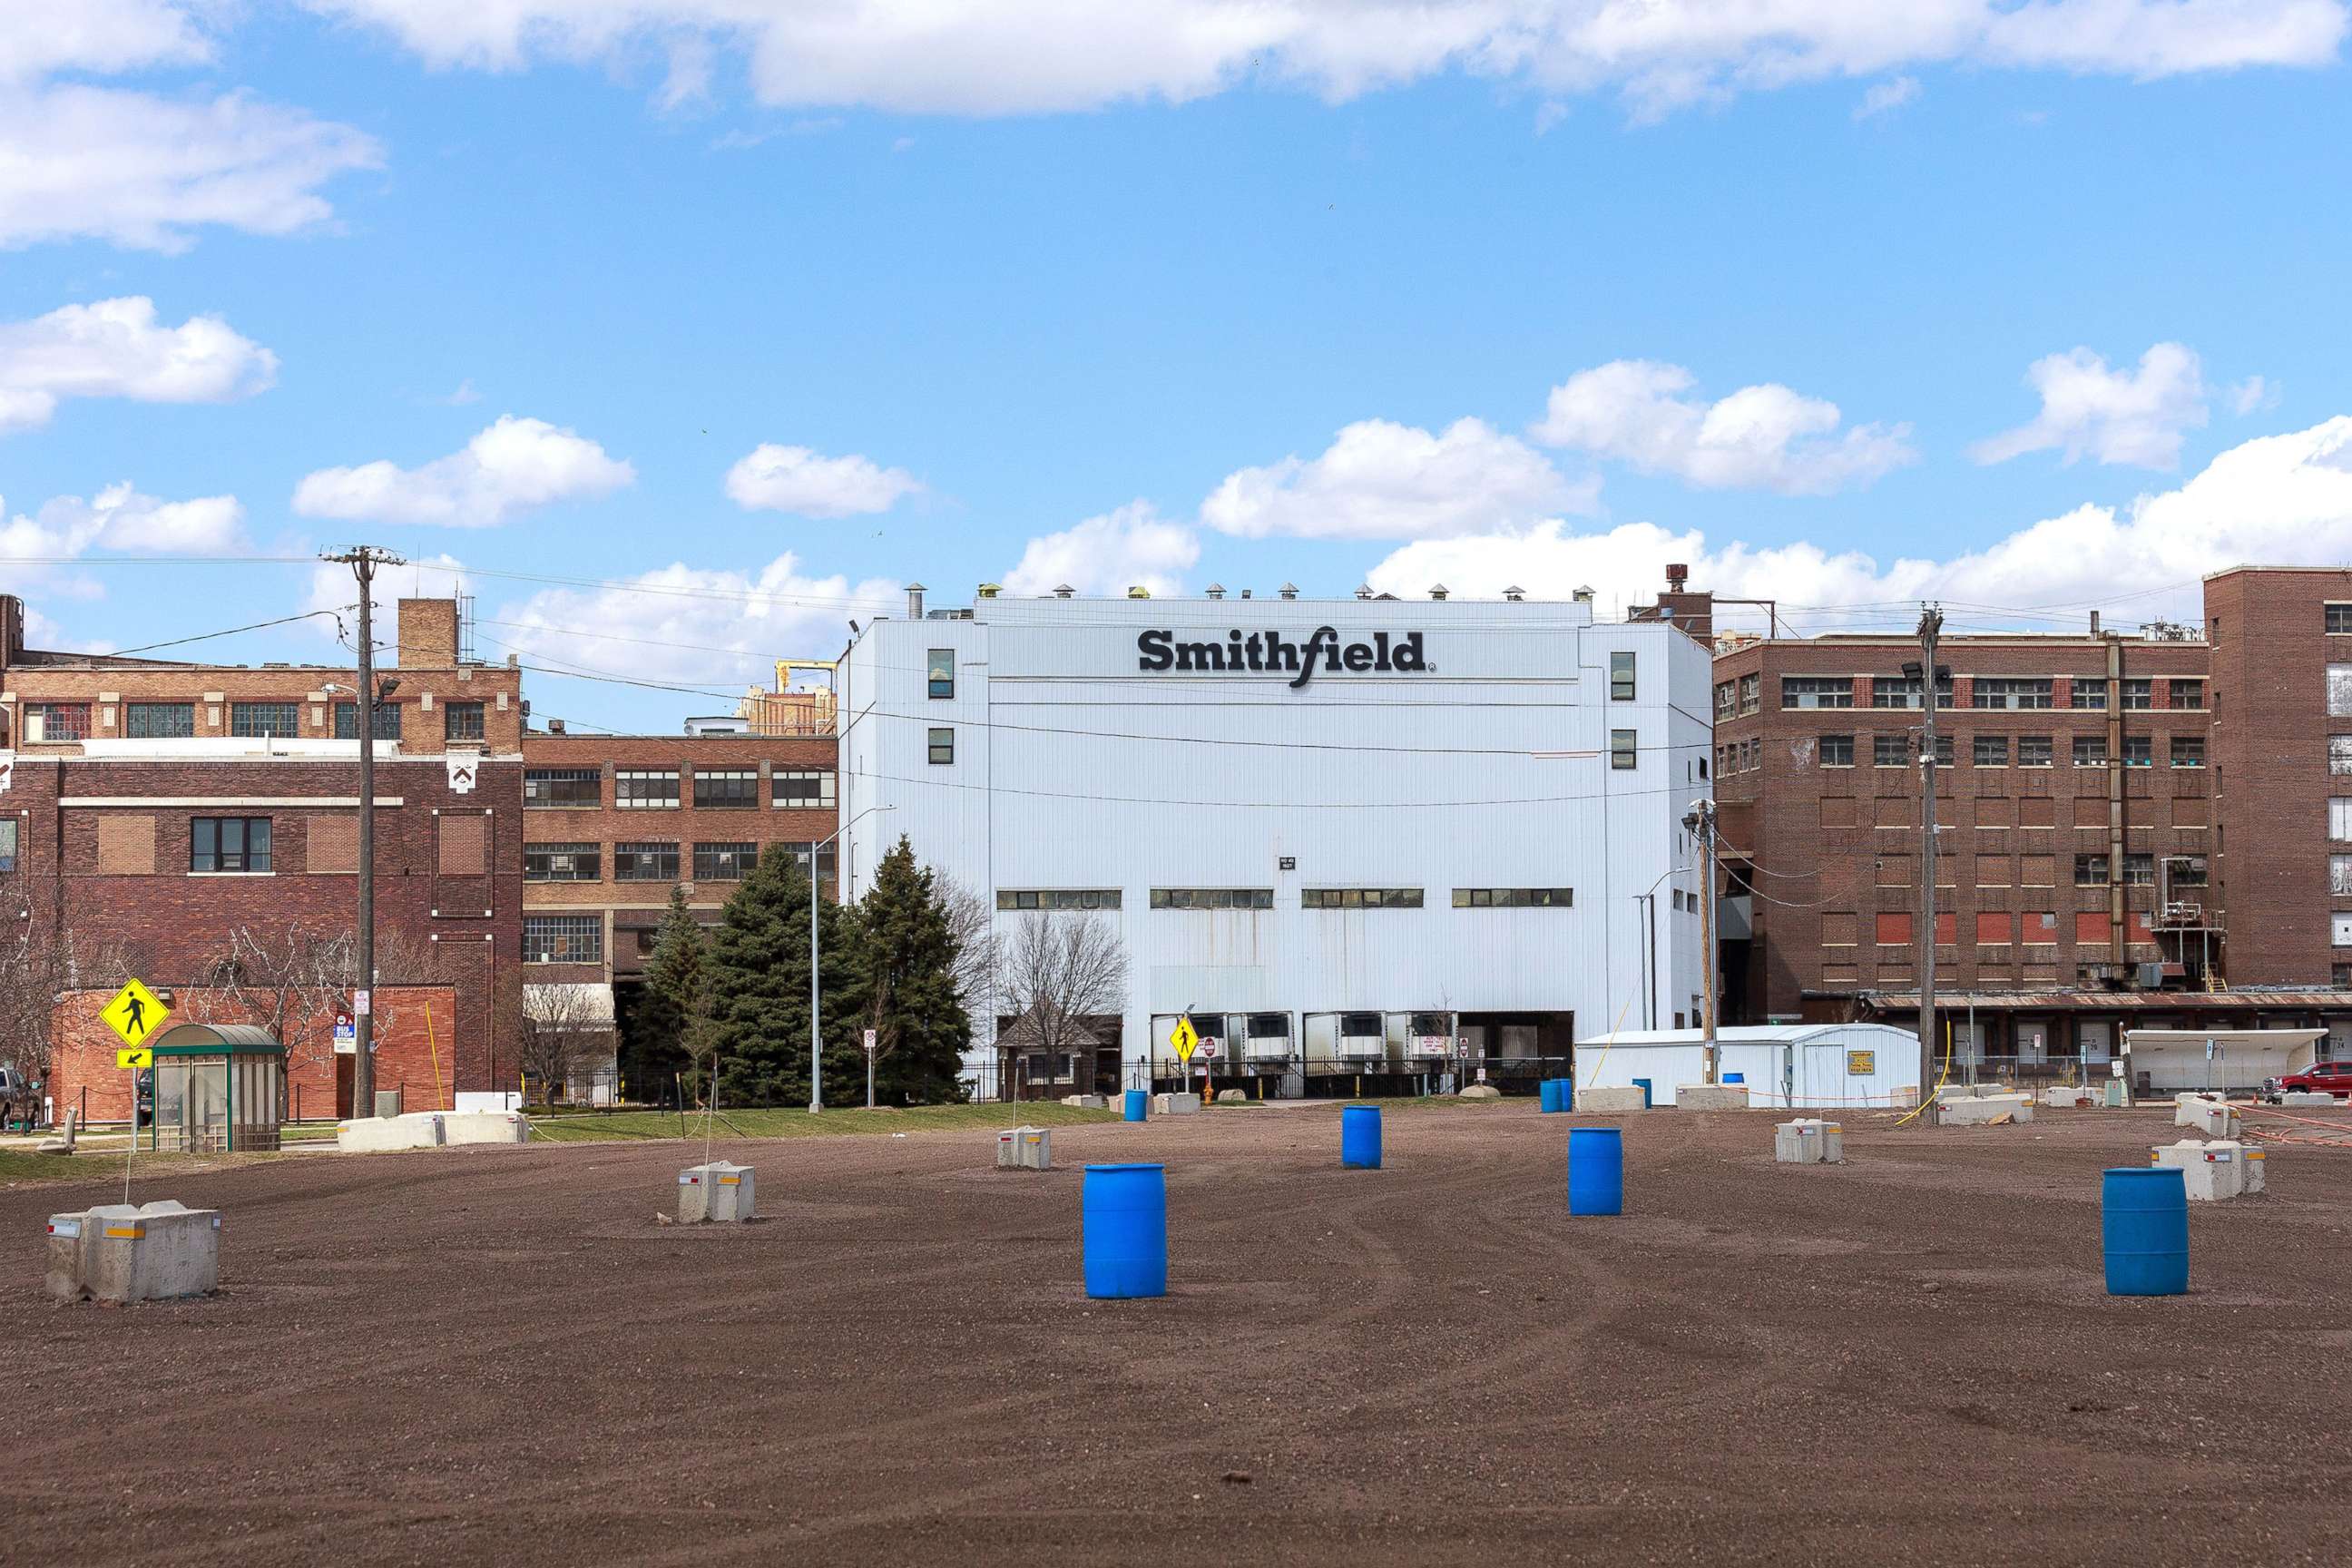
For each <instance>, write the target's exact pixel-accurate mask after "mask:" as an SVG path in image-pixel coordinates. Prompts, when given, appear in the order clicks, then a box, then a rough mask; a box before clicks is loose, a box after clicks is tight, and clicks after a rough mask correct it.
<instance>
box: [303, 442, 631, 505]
mask: <svg viewBox="0 0 2352 1568" xmlns="http://www.w3.org/2000/svg"><path fill="white" fill-rule="evenodd" d="M636 477H637V474H636V470H635V468H631V467H630V466H629V465H628V464H627V463H626V462H625V461H622V460H620V459H617V458H610V457H607V456H605V453H604V447H600V446H598V445H597V444H596V443H595V442H593V441H591V440H589V439H588V438H587V437H584V436H579V435H575V434H573V433H572V431H570V430H564V429H559V428H558V427H557V426H553V425H550V424H548V423H547V422H546V421H545V420H542V419H518V418H516V417H515V416H513V415H511V414H506V415H501V416H499V420H498V422H497V423H496V424H494V425H492V426H490V427H489V428H488V429H487V430H484V431H483V432H482V433H481V434H480V435H478V436H477V437H474V438H473V439H472V440H471V441H468V442H467V443H466V445H465V447H464V449H462V450H460V451H457V452H453V453H451V454H450V455H449V456H447V457H446V458H436V459H435V460H434V461H432V462H429V463H426V464H425V465H424V466H422V467H421V468H400V467H398V466H396V465H394V464H393V463H390V462H385V461H377V462H373V463H363V464H362V465H360V466H359V467H358V468H320V469H319V470H318V471H316V472H315V473H311V474H308V475H305V476H304V477H303V479H302V482H301V483H300V484H299V485H297V486H296V487H295V489H294V510H296V511H298V512H299V513H301V514H302V515H303V516H304V517H331V518H340V519H342V520H343V521H351V522H397V523H433V524H441V525H445V526H447V527H450V528H495V527H497V526H498V525H499V524H500V523H502V522H505V521H507V520H508V519H509V518H512V517H514V516H516V515H517V514H518V513H520V512H525V511H529V510H532V509H533V508H536V507H542V506H550V505H552V504H554V503H555V502H557V501H568V500H596V499H598V498H599V497H602V496H607V495H610V494H612V493H613V492H614V490H617V489H622V488H624V487H625V486H626V485H629V484H630V483H632V482H634V481H635V479H636Z"/></svg>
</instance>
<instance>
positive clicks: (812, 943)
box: [809, 805, 898, 1116]
mask: <svg viewBox="0 0 2352 1568" xmlns="http://www.w3.org/2000/svg"><path fill="white" fill-rule="evenodd" d="M896 810H898V807H897V806H895V805H869V806H867V807H866V809H865V810H864V811H861V812H859V813H858V814H857V815H856V816H853V817H851V818H850V819H849V820H848V821H847V822H845V823H843V824H842V825H841V826H839V827H836V828H835V829H834V830H833V833H832V834H831V836H830V837H824V838H820V839H818V840H817V841H816V842H815V843H814V844H812V845H810V846H809V1114H810V1115H811V1116H814V1115H815V1114H816V1113H817V1112H819V1111H821V1110H824V1016H823V1011H822V1009H823V1007H824V1003H823V1002H822V1001H821V1000H820V998H819V996H818V991H817V982H816V957H817V936H816V885H817V877H816V862H817V857H818V856H819V855H822V854H823V853H824V847H825V846H826V845H828V844H830V843H832V842H833V841H834V839H835V838H838V837H841V836H842V835H843V834H845V833H846V832H848V831H849V830H850V829H851V828H853V827H855V826H857V825H858V824H859V823H861V822H863V821H865V820H866V818H867V817H869V816H873V815H875V814H876V813H877V812H883V811H896Z"/></svg>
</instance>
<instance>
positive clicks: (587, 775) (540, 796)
mask: <svg viewBox="0 0 2352 1568" xmlns="http://www.w3.org/2000/svg"><path fill="white" fill-rule="evenodd" d="M522 803H523V805H527V806H534V805H536V806H582V805H604V774H603V773H599V772H598V771H597V770H596V769H594V768H525V769H523V771H522Z"/></svg>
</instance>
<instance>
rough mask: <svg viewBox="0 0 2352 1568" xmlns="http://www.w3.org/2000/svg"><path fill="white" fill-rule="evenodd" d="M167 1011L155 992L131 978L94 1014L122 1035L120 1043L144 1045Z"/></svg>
mask: <svg viewBox="0 0 2352 1568" xmlns="http://www.w3.org/2000/svg"><path fill="white" fill-rule="evenodd" d="M171 1014H172V1010H171V1009H170V1008H169V1007H166V1006H164V1005H163V1003H162V1002H160V1001H158V1000H157V999H156V997H155V993H153V992H152V991H150V990H148V989H147V987H146V986H144V985H142V984H140V983H139V982H138V981H136V980H133V981H132V982H131V983H130V984H128V985H125V986H124V987H123V988H122V989H121V990H120V991H118V992H116V993H115V994H114V1000H113V1001H111V1002H109V1003H108V1004H107V1005H105V1006H104V1007H102V1008H100V1010H99V1015H98V1016H100V1017H101V1018H103V1019H105V1020H106V1026H107V1027H108V1028H110V1029H112V1030H113V1031H114V1032H115V1033H116V1034H118V1035H120V1036H121V1037H122V1043H123V1044H124V1045H126V1046H144V1045H145V1044H146V1043H147V1041H148V1038H149V1037H151V1036H152V1035H153V1034H154V1033H155V1031H156V1030H158V1029H160V1028H162V1027H163V1020H164V1019H165V1018H167V1017H170V1016H171ZM139 1065H141V1066H142V1067H143V1066H145V1065H146V1064H145V1063H143V1062H142V1063H141V1064H139Z"/></svg>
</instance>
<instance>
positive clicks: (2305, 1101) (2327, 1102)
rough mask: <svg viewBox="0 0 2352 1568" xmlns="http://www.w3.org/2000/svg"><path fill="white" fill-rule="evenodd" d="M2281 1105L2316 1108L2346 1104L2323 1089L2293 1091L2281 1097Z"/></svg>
mask: <svg viewBox="0 0 2352 1568" xmlns="http://www.w3.org/2000/svg"><path fill="white" fill-rule="evenodd" d="M2279 1103H2280V1104H2281V1105H2308V1106H2314V1107H2319V1106H2334V1105H2341V1104H2343V1103H2344V1102H2343V1101H2342V1100H2338V1099H2336V1097H2335V1096H2334V1095H2332V1094H2330V1093H2328V1092H2327V1091H2326V1089H2289V1090H2287V1092H2286V1093H2284V1094H2282V1095H2280V1096H2279Z"/></svg>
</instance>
